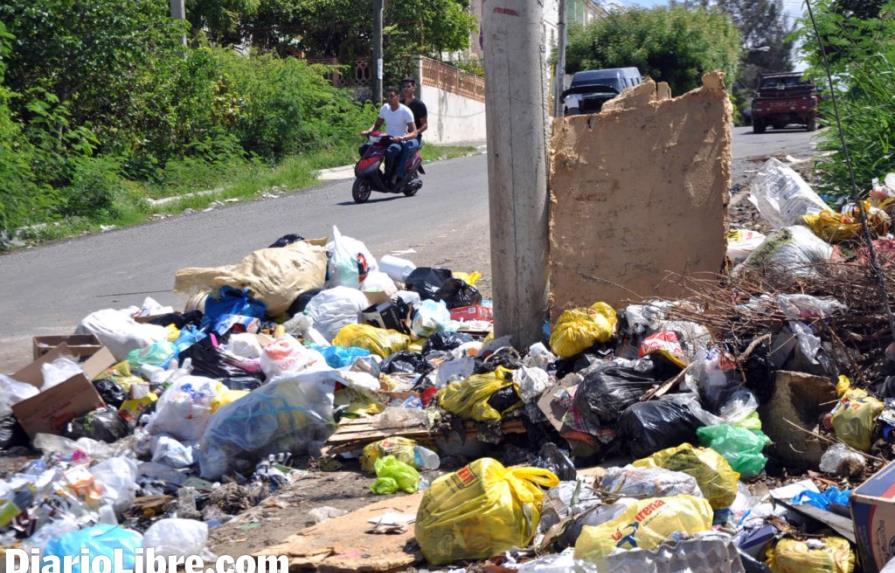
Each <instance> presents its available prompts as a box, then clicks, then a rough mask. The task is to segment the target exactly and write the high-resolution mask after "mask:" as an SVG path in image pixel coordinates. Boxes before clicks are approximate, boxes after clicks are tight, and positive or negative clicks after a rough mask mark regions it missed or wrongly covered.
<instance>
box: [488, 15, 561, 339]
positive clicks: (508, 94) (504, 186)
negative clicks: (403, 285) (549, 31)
mask: <svg viewBox="0 0 895 573" xmlns="http://www.w3.org/2000/svg"><path fill="white" fill-rule="evenodd" d="M482 16H483V17H482V20H483V26H482V29H483V31H484V38H485V104H486V109H487V116H486V127H487V140H488V197H489V205H490V214H491V274H492V276H493V283H494V288H493V295H494V328H495V335H496V336H503V335H511V336H512V337H513V343H514V344H515V345H517V347H518V348H524V347H525V346H528V345H529V344H532V343H534V342H537V341H539V340H540V339H541V332H542V328H543V324H544V320H545V319H546V317H547V313H546V308H547V269H546V267H547V248H548V237H547V217H548V212H547V154H546V150H545V139H546V130H545V119H546V118H545V111H546V110H545V105H544V104H545V102H544V97H545V93H546V92H545V90H546V89H547V88H546V86H545V85H544V83H543V82H544V65H545V64H544V62H543V60H542V56H541V46H540V43H541V23H542V21H543V7H542V5H541V2H540V1H539V0H488V1H487V2H485V5H484V14H483V15H482Z"/></svg>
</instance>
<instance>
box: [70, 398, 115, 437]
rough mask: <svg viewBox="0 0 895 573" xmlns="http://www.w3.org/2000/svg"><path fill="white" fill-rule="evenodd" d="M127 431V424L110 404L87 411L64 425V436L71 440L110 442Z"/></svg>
mask: <svg viewBox="0 0 895 573" xmlns="http://www.w3.org/2000/svg"><path fill="white" fill-rule="evenodd" d="M129 433H130V430H129V429H128V427H127V424H126V423H125V421H124V420H122V419H121V418H120V417H119V416H118V410H116V409H115V408H113V407H111V406H106V407H105V408H99V409H96V410H93V411H92V412H88V413H87V414H84V415H83V416H80V417H78V418H75V419H73V420H72V421H71V422H69V423H68V425H67V426H66V427H65V437H66V438H71V439H72V440H77V439H78V438H90V439H92V440H99V441H100V442H106V443H112V442H115V441H118V440H120V439H121V438H123V437H124V436H126V435H128V434H129Z"/></svg>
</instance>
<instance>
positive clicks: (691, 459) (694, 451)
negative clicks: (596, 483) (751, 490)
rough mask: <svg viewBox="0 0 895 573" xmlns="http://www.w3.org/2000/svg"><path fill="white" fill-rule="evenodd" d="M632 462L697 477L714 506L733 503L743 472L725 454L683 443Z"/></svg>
mask: <svg viewBox="0 0 895 573" xmlns="http://www.w3.org/2000/svg"><path fill="white" fill-rule="evenodd" d="M631 465H633V466H634V467H638V468H665V469H666V470H672V471H676V472H683V473H685V474H689V475H691V476H693V477H695V478H696V482H697V483H698V484H699V489H700V490H702V495H704V496H705V498H706V499H708V500H709V503H711V504H712V508H714V509H726V508H728V507H730V504H732V503H733V500H734V499H735V498H736V496H737V482H738V481H739V479H740V474H738V473H737V472H735V471H733V469H732V468H731V467H730V464H729V463H727V460H725V459H724V457H723V456H722V455H721V454H719V453H718V452H716V451H715V450H712V449H709V448H694V447H693V446H691V445H690V444H681V445H680V446H677V447H676V448H668V449H665V450H662V451H660V452H656V453H655V454H653V455H651V456H650V457H648V458H643V459H639V460H637V461H635V462H634V463H633V464H631Z"/></svg>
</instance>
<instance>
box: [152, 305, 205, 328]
mask: <svg viewBox="0 0 895 573" xmlns="http://www.w3.org/2000/svg"><path fill="white" fill-rule="evenodd" d="M202 316H203V315H202V311H201V310H191V311H189V312H171V313H168V314H162V315H159V316H156V317H155V318H152V319H150V320H149V324H155V325H157V326H168V325H169V324H173V325H174V326H176V327H177V328H178V329H180V330H183V327H185V326H187V325H189V324H192V325H193V326H195V327H196V328H198V327H199V326H200V325H201V324H202Z"/></svg>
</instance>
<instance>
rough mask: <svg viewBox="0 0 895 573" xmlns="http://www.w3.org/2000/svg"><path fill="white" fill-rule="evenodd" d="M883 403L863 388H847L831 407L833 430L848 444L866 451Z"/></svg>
mask: <svg viewBox="0 0 895 573" xmlns="http://www.w3.org/2000/svg"><path fill="white" fill-rule="evenodd" d="M883 407H884V404H883V403H882V402H880V401H879V400H877V399H876V398H874V397H872V396H868V395H867V392H865V391H864V390H849V391H847V392H846V393H845V395H844V396H842V398H840V400H839V403H837V404H836V407H835V408H833V431H834V432H836V437H837V438H839V439H840V440H842V441H843V442H845V443H846V444H848V445H849V446H851V447H853V448H855V449H857V450H861V451H864V452H866V451H868V450H869V449H870V445H871V442H872V439H873V428H874V425H875V424H876V419H877V418H879V415H880V414H882V412H883Z"/></svg>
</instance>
